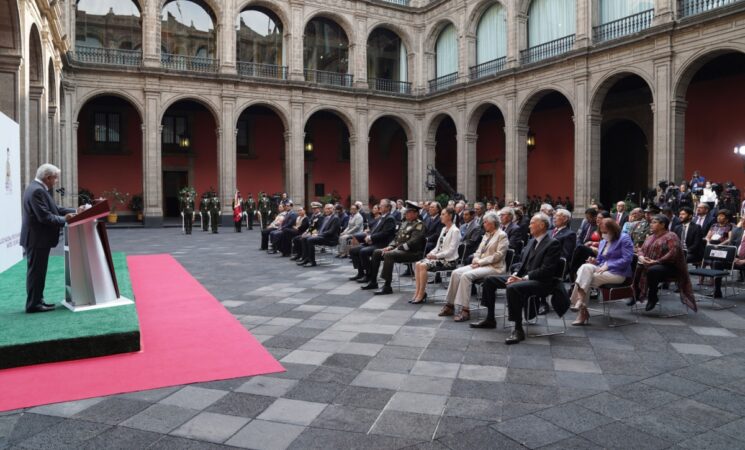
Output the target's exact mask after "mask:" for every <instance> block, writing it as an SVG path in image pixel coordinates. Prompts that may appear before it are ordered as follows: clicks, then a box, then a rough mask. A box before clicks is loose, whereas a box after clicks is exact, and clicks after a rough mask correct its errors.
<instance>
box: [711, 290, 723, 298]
mask: <svg viewBox="0 0 745 450" xmlns="http://www.w3.org/2000/svg"><path fill="white" fill-rule="evenodd" d="M712 297H713V298H722V291H716V292H714V295H712Z"/></svg>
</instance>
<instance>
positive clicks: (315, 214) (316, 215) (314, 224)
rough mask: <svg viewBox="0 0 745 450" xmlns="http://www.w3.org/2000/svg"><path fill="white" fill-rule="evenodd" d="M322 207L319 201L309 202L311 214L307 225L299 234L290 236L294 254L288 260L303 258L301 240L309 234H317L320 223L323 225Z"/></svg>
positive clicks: (309, 235)
mask: <svg viewBox="0 0 745 450" xmlns="http://www.w3.org/2000/svg"><path fill="white" fill-rule="evenodd" d="M322 207H323V205H321V203H319V202H311V204H310V209H311V211H312V215H311V216H310V218H309V219H308V226H307V227H306V228H305V230H304V231H303V233H302V234H301V235H300V236H295V237H294V238H292V249H291V251H292V253H293V254H294V255H295V256H293V257H292V258H290V260H292V261H298V260H301V259H303V247H304V243H303V241H304V240H305V239H307V238H309V237H311V236H315V235H316V234H318V229H319V228H321V225H323V220H324V217H325V216H324V215H323V213H322V212H321V208H322Z"/></svg>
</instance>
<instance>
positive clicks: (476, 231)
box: [462, 219, 484, 254]
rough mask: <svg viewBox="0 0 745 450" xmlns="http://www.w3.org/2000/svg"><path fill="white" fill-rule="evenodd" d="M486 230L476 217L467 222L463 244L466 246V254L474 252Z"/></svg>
mask: <svg viewBox="0 0 745 450" xmlns="http://www.w3.org/2000/svg"><path fill="white" fill-rule="evenodd" d="M483 234H484V230H483V229H482V228H481V226H480V225H479V224H478V222H476V220H475V219H473V220H471V221H470V222H468V223H467V224H466V234H465V235H463V242H462V243H463V244H464V245H465V246H466V254H470V253H473V252H474V251H475V250H476V248H477V247H478V245H479V243H480V242H481V236H482V235H483Z"/></svg>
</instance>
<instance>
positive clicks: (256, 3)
mask: <svg viewBox="0 0 745 450" xmlns="http://www.w3.org/2000/svg"><path fill="white" fill-rule="evenodd" d="M253 7H260V8H265V9H267V10H269V11H271V12H273V13H274V14H275V15H276V16H277V17H278V18H279V20H280V21H281V22H282V31H283V34H284V35H285V36H286V35H288V34H289V33H290V14H289V13H288V12H287V11H286V10H285V8H284V7H283V6H282V3H281V2H270V1H267V0H244V1H243V2H241V3H240V5H238V8H236V10H235V14H234V16H238V15H239V14H240V13H242V12H243V11H245V10H247V9H250V8H253Z"/></svg>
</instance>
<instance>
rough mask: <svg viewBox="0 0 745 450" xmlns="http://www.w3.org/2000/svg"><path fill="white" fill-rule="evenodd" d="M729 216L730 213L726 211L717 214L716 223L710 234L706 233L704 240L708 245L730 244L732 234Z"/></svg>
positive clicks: (721, 210)
mask: <svg viewBox="0 0 745 450" xmlns="http://www.w3.org/2000/svg"><path fill="white" fill-rule="evenodd" d="M729 215H730V214H729V211H728V210H726V209H720V210H719V212H717V216H716V217H717V218H716V223H715V224H712V225H711V227H710V228H709V232H708V233H706V237H705V238H704V240H705V241H706V243H707V244H708V245H728V244H729V234H730V233H731V232H732V224H731V223H730V218H729Z"/></svg>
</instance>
